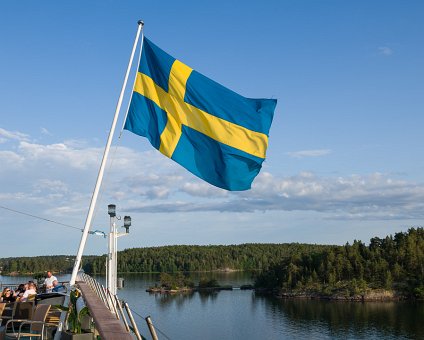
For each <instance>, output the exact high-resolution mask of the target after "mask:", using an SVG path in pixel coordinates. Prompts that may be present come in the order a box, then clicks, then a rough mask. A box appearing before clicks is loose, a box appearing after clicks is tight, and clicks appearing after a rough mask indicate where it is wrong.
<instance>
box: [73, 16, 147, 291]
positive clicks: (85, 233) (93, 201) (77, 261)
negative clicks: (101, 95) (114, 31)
mask: <svg viewBox="0 0 424 340" xmlns="http://www.w3.org/2000/svg"><path fill="white" fill-rule="evenodd" d="M143 26H144V22H143V21H141V20H139V21H138V29H137V34H136V37H135V41H134V45H133V49H132V52H131V57H130V60H129V62H128V67H127V72H126V73H125V79H124V83H123V84H122V89H121V94H120V95H119V99H118V103H117V104H116V110H115V116H114V117H113V122H112V126H111V128H110V132H109V137H108V140H107V143H106V147H105V151H104V153H103V159H102V163H101V165H100V170H99V174H98V175H97V182H96V186H95V188H94V192H93V196H92V197H91V203H90V208H89V209H88V214H87V218H86V220H85V226H84V231H83V233H82V237H81V241H80V245H79V249H78V253H77V257H76V258H75V263H74V269H73V270H72V276H71V280H70V282H69V284H70V285H71V286H72V285H74V284H75V280H76V278H77V273H78V269H79V266H80V263H81V257H82V254H83V252H84V247H85V243H86V241H87V236H88V231H89V230H90V226H91V221H92V219H93V213H94V208H95V207H96V202H97V197H98V195H99V191H100V186H101V184H102V180H103V174H104V170H105V167H106V162H107V159H108V156H109V150H110V146H111V144H112V139H113V135H114V133H115V128H116V123H117V121H118V116H119V111H120V110H121V105H122V100H123V97H124V92H125V88H126V86H127V81H128V76H129V73H130V70H131V65H132V62H133V59H134V54H135V50H136V48H137V43H138V39H139V37H140V32H141V30H142V29H143Z"/></svg>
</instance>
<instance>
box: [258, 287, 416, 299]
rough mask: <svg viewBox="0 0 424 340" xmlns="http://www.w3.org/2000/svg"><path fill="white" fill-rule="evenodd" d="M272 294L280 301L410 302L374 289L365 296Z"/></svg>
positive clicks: (297, 293) (389, 292)
mask: <svg viewBox="0 0 424 340" xmlns="http://www.w3.org/2000/svg"><path fill="white" fill-rule="evenodd" d="M256 291H257V292H262V293H270V292H266V291H260V290H256ZM272 294H273V295H274V296H275V297H277V298H280V299H309V300H331V301H358V302H367V301H401V300H408V299H410V298H408V297H407V296H405V295H403V294H400V293H398V292H396V291H393V290H385V289H373V290H369V291H367V292H365V293H363V294H353V295H348V294H343V293H335V294H331V295H326V294H322V293H318V292H301V291H297V292H281V291H280V292H272Z"/></svg>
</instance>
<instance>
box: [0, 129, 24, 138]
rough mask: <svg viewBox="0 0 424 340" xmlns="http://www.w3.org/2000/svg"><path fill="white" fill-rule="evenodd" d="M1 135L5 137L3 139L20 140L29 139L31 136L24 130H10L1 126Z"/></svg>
mask: <svg viewBox="0 0 424 340" xmlns="http://www.w3.org/2000/svg"><path fill="white" fill-rule="evenodd" d="M0 137H3V138H2V140H5V139H6V140H10V139H11V140H18V141H27V140H29V136H28V135H27V134H25V133H22V132H17V131H8V130H5V129H2V128H0Z"/></svg>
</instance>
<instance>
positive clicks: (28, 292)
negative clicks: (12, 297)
mask: <svg viewBox="0 0 424 340" xmlns="http://www.w3.org/2000/svg"><path fill="white" fill-rule="evenodd" d="M32 295H37V290H36V289H35V284H34V282H29V283H28V289H27V290H26V291H25V293H24V295H22V297H21V299H20V300H19V301H21V302H25V301H28V300H29V299H30V297H31V296H32Z"/></svg>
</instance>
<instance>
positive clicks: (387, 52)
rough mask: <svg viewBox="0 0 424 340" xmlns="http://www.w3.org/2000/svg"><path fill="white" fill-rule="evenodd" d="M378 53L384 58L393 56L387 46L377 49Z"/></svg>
mask: <svg viewBox="0 0 424 340" xmlns="http://www.w3.org/2000/svg"><path fill="white" fill-rule="evenodd" d="M378 53H379V54H381V55H384V56H390V55H392V54H393V50H392V49H391V48H390V47H387V46H380V47H379V48H378Z"/></svg>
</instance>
